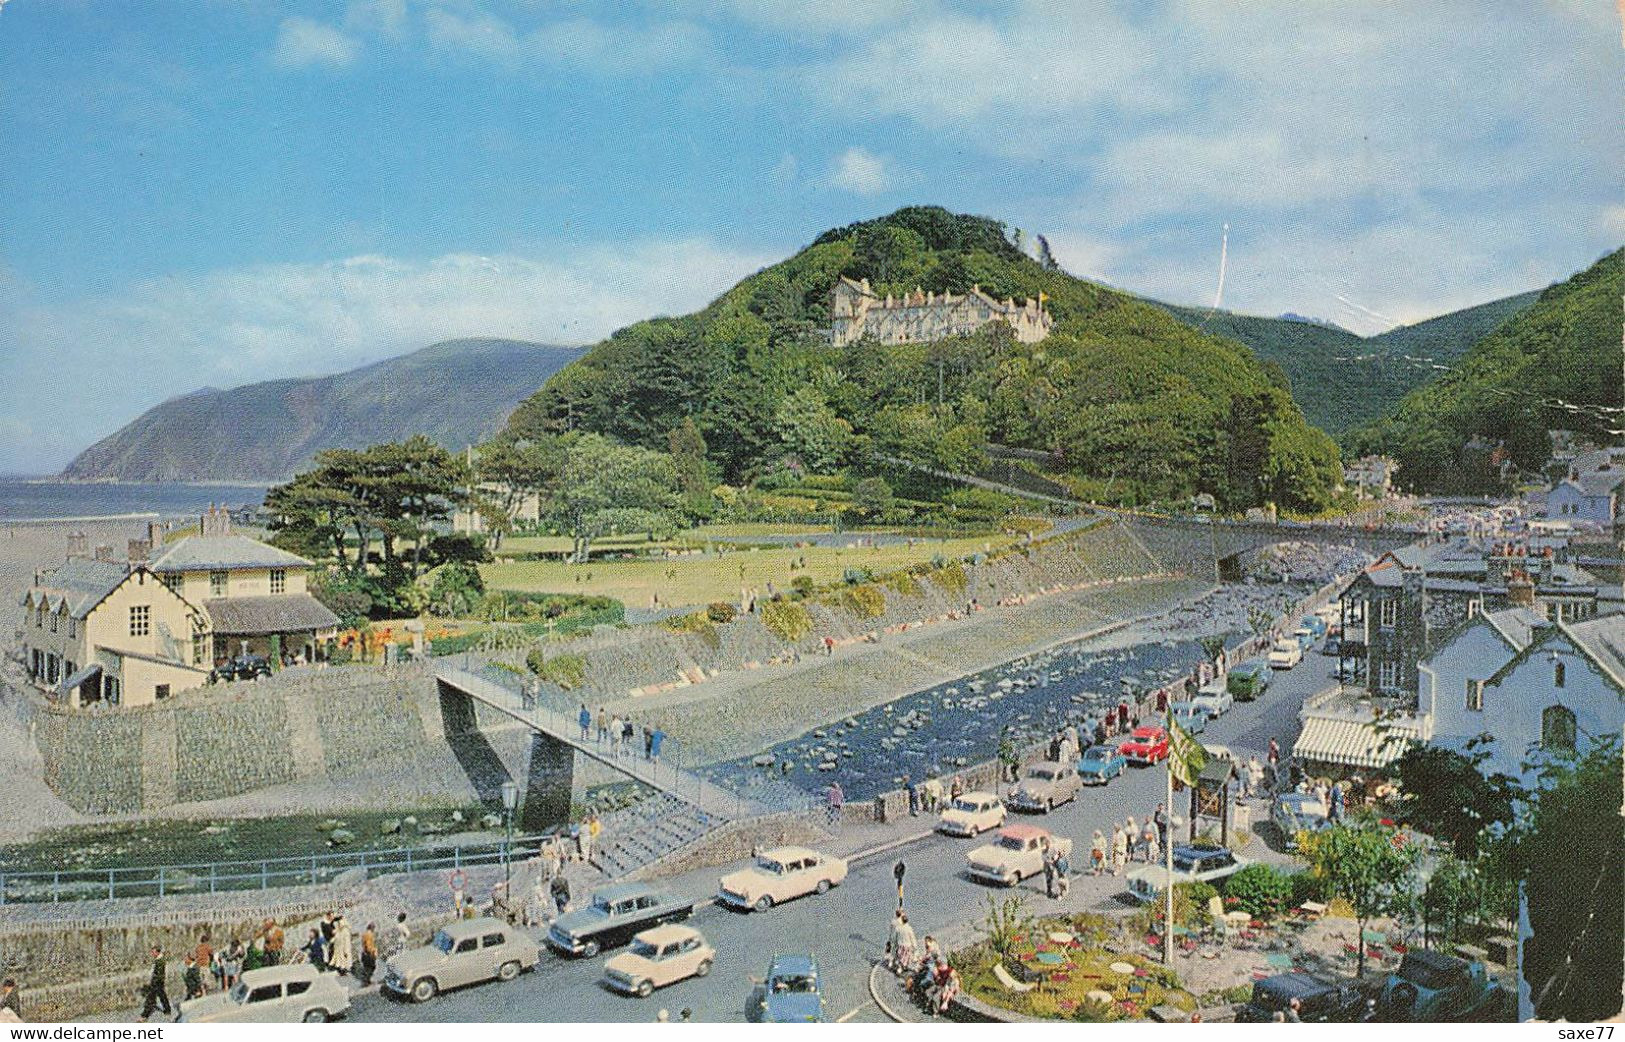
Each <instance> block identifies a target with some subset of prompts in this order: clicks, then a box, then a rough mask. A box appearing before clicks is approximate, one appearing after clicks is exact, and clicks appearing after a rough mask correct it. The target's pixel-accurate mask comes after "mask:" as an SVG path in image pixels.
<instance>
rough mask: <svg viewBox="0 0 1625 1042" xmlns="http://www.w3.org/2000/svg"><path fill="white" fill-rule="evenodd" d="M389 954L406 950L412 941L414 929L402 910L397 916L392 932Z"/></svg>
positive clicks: (396, 953) (397, 953)
mask: <svg viewBox="0 0 1625 1042" xmlns="http://www.w3.org/2000/svg"><path fill="white" fill-rule="evenodd" d="M390 937H391V941H390V945H389V954H390V955H392V956H393V955H399V954H400V953H401V952H404V951H405V950H406V946H407V945H408V944H410V943H411V942H412V929H411V927H409V926H407V925H406V913H405V912H400V913H398V914H397V915H396V916H395V926H394V928H393V929H392V930H391V932H390Z"/></svg>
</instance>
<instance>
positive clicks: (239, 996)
mask: <svg viewBox="0 0 1625 1042" xmlns="http://www.w3.org/2000/svg"><path fill="white" fill-rule="evenodd" d="M247 998H248V985H247V984H245V983H243V982H242V981H238V982H237V986H236V987H234V988H232V989H231V1001H233V1002H235V1003H237V1004H238V1005H239V1006H240V1005H242V1004H243V1001H244V1000H245V999H247Z"/></svg>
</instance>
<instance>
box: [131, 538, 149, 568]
mask: <svg viewBox="0 0 1625 1042" xmlns="http://www.w3.org/2000/svg"><path fill="white" fill-rule="evenodd" d="M151 555H152V543H151V542H150V541H149V540H146V539H132V540H130V564H131V565H132V566H134V565H138V564H146V563H147V558H148V557H150V556H151Z"/></svg>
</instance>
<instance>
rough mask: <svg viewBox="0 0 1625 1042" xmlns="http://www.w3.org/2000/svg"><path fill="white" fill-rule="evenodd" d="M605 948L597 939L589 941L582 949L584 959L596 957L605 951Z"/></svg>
mask: <svg viewBox="0 0 1625 1042" xmlns="http://www.w3.org/2000/svg"><path fill="white" fill-rule="evenodd" d="M603 950H604V949H603V948H602V947H601V946H600V945H599V944H598V942H597V941H588V942H587V943H586V945H585V946H584V947H583V948H582V949H581V957H582V958H583V959H591V958H595V957H596V956H597V955H598V953H599V952H601V951H603Z"/></svg>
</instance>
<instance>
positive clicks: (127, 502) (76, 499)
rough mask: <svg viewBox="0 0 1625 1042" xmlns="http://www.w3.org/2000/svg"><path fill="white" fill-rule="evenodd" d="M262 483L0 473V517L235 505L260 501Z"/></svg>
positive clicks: (180, 512)
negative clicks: (160, 481)
mask: <svg viewBox="0 0 1625 1042" xmlns="http://www.w3.org/2000/svg"><path fill="white" fill-rule="evenodd" d="M267 487H268V486H265V485H213V484H210V485H185V484H169V483H166V484H141V483H129V484H126V483H124V482H116V483H115V482H73V481H54V480H51V479H48V478H47V479H30V478H0V521H9V522H13V523H16V522H21V521H60V520H65V519H80V518H83V519H93V518H117V517H130V516H137V515H142V514H157V515H159V516H160V517H183V516H188V515H191V514H196V513H199V512H201V511H203V510H207V509H208V508H209V506H210V504H217V505H220V506H225V507H229V508H232V509H235V508H237V507H243V506H258V505H259V504H261V503H263V502H264V501H265V491H266V488H267Z"/></svg>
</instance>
